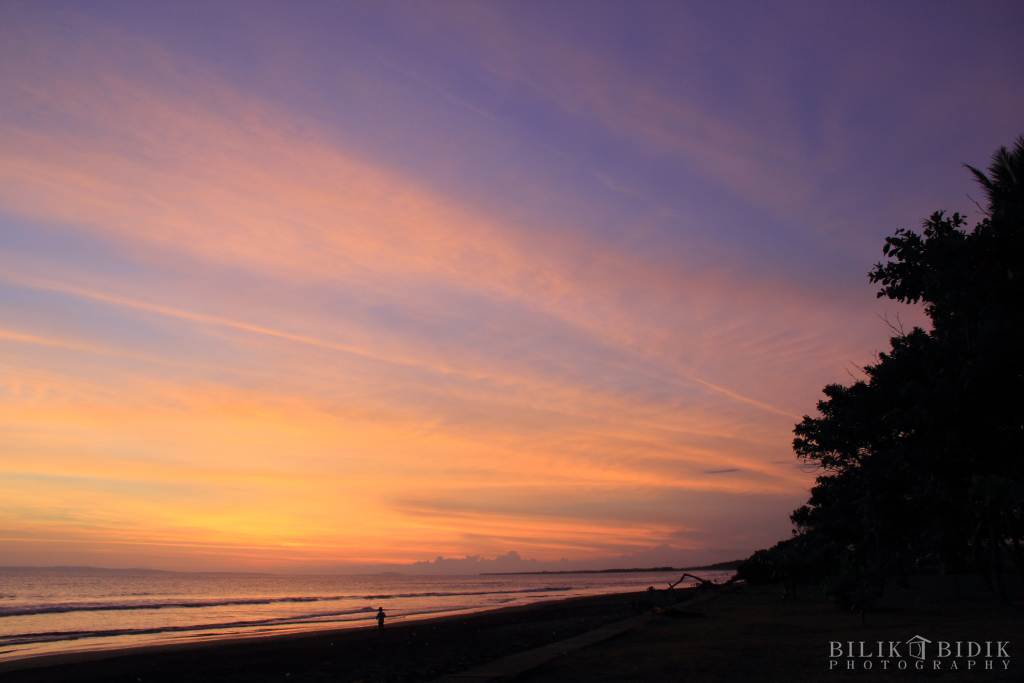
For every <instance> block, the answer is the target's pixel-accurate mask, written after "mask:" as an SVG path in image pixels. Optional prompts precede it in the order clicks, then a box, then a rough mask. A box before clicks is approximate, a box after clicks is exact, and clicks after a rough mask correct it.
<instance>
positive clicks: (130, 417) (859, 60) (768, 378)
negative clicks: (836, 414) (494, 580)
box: [0, 0, 1024, 572]
mask: <svg viewBox="0 0 1024 683" xmlns="http://www.w3.org/2000/svg"><path fill="white" fill-rule="evenodd" d="M1022 25H1024V5H1021V4H1020V3H1016V2H996V1H992V2H981V3H970V4H968V3H962V2H900V3H892V2H845V3H844V2H832V3H815V2H766V3H749V2H736V3H733V2H716V3H705V2H666V3H659V2H639V3H637V2H600V1H587V2H569V1H567V0H563V1H559V0H555V1H553V2H540V1H530V0H527V1H525V2H522V1H520V2H512V1H494V2H452V1H443V0H442V1H439V2H413V1H411V0H410V1H407V2H261V1H258V0H252V1H247V2H216V1H213V2H191V1H189V0H181V1H178V0H176V1H174V2H159V1H154V2H146V3H138V2H107V1H105V0H96V1H93V2H88V3H87V2H57V1H54V2H46V3H42V2H29V1H27V0H0V558H2V559H0V564H4V565H94V566H106V567H150V568H159V569H176V570H200V571H250V570H258V571H280V572H360V571H371V570H377V569H380V568H389V569H394V568H396V567H398V568H403V567H405V568H407V569H408V570H409V571H420V570H422V571H427V570H431V571H438V572H440V571H445V572H448V571H450V572H472V571H478V570H480V569H481V568H484V569H485V570H486V569H493V568H496V567H498V568H506V567H507V568H519V567H524V568H554V567H571V568H583V567H590V568H603V567H609V566H621V565H623V564H626V565H630V566H660V565H667V564H673V565H676V566H685V565H690V566H692V565H696V564H702V563H707V562H716V561H722V560H731V559H736V558H739V557H745V556H747V555H749V554H750V553H751V552H753V551H754V550H756V549H758V548H762V547H767V546H769V545H771V544H773V543H775V542H776V541H778V540H780V539H782V538H785V537H786V536H788V535H789V534H790V523H789V519H788V517H789V514H790V513H791V511H792V510H793V509H795V508H796V507H798V506H799V505H801V504H802V503H803V502H804V501H805V500H806V498H807V495H808V489H809V488H810V487H811V486H812V485H813V482H814V477H815V473H814V472H813V471H807V470H806V468H801V467H800V466H799V463H798V462H797V461H796V459H795V458H794V456H793V453H792V438H793V434H792V430H793V426H794V424H795V423H796V422H799V421H800V419H801V417H802V416H803V415H808V414H814V412H815V406H816V403H817V401H818V400H819V399H820V398H821V397H822V394H821V389H822V387H823V386H825V385H826V384H829V383H835V382H840V383H849V382H852V381H853V380H854V378H857V377H860V376H862V375H860V371H859V368H861V367H863V366H864V365H867V364H869V363H871V362H873V360H874V359H875V358H876V354H877V353H878V352H879V351H884V350H886V349H887V348H888V338H889V337H890V336H891V334H892V329H891V328H890V327H889V326H888V324H887V322H886V319H887V320H888V321H889V323H893V324H896V325H899V324H903V325H906V326H908V327H909V326H912V325H915V324H921V325H924V324H926V319H925V318H924V316H923V314H922V312H921V311H920V310H919V309H918V308H916V307H904V306H901V305H898V304H895V303H893V302H891V301H888V300H885V299H881V300H880V299H876V297H875V293H876V289H877V288H876V287H875V286H873V285H871V283H870V282H869V281H868V278H867V273H868V272H869V271H870V269H871V267H872V265H873V264H874V263H876V262H878V261H879V260H881V259H882V258H883V256H882V253H881V248H882V245H883V243H884V239H885V237H886V236H888V235H891V234H893V233H894V232H895V231H896V230H897V229H900V228H910V229H916V228H918V227H919V226H920V223H921V221H922V220H923V219H924V218H925V217H926V216H927V215H929V214H930V213H931V212H933V211H935V210H938V209H945V210H948V211H950V212H952V211H960V212H961V213H966V214H967V215H968V216H969V217H970V218H971V219H972V220H977V219H978V218H979V211H978V209H977V207H975V205H974V204H973V203H972V198H973V199H977V200H979V201H980V200H981V198H982V195H981V193H980V192H979V191H978V189H977V187H976V186H974V185H973V184H972V182H971V179H970V176H969V174H968V173H967V172H966V170H965V169H964V168H963V166H962V164H963V163H969V164H972V165H974V166H979V167H985V166H987V164H988V160H989V157H990V155H991V154H992V153H993V152H994V151H995V150H996V149H997V148H998V147H999V146H1000V145H1008V144H1010V143H1011V142H1012V140H1013V139H1014V138H1015V137H1016V136H1017V135H1019V134H1020V133H1022V132H1024V117H1022V115H1021V114H1022V112H1024V87H1022V86H1024V43H1022V42H1021V41H1020V39H1019V35H1020V29H1021V27H1022ZM435 558H445V559H444V560H437V559H435ZM414 563H415V564H414Z"/></svg>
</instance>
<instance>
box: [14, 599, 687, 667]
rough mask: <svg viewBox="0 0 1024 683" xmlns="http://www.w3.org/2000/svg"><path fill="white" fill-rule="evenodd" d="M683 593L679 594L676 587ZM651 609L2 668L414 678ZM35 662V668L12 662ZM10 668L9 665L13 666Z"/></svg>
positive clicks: (229, 643) (589, 602)
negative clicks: (27, 666)
mask: <svg viewBox="0 0 1024 683" xmlns="http://www.w3.org/2000/svg"><path fill="white" fill-rule="evenodd" d="M679 593H680V595H682V594H683V592H682V591H680V592H679ZM647 609H648V604H647V596H646V595H645V594H644V593H620V594H614V595H600V596H593V597H584V598H569V599H565V600H551V601H545V602H540V603H534V604H532V605H523V606H518V607H508V608H502V609H497V610H490V611H486V612H477V613H474V614H469V615H462V616H449V617H440V618H436V619H424V620H420V621H409V622H403V623H392V624H388V625H387V627H386V628H385V631H384V634H383V635H381V634H380V633H378V632H377V628H376V625H374V626H373V628H359V629H344V630H334V631H317V632H314V633H307V634H299V635H287V636H270V637H263V638H259V637H254V638H245V639H236V640H224V641H213V642H205V643H202V644H196V645H191V646H190V645H173V646H152V647H148V648H139V649H133V650H122V651H107V652H104V653H103V654H102V657H103V658H102V659H96V658H95V657H96V656H97V654H96V653H83V654H82V655H58V656H51V657H47V658H39V659H36V660H24V661H21V662H17V661H14V662H6V663H3V664H0V676H2V679H3V681H4V683H85V682H87V681H89V682H91V681H105V682H106V681H109V682H111V683H118V682H122V681H123V682H125V683H140V682H145V683H149V682H151V681H152V682H166V683H172V682H177V681H210V682H220V681H225V682H227V681H230V682H239V683H241V682H242V681H245V682H247V683H261V682H263V681H278V682H282V681H284V682H288V683H290V682H292V681H367V682H370V681H372V682H373V683H380V682H384V681H386V682H388V683H418V682H421V681H431V680H434V679H435V678H438V677H440V676H443V675H445V674H452V673H458V672H460V671H464V670H465V669H469V668H471V667H474V666H478V665H480V664H484V663H486V662H489V661H492V660H494V659H497V658H499V657H504V656H507V655H510V654H515V653H517V652H522V651H524V650H529V649H532V648H535V647H540V646H543V645H547V644H549V643H554V642H557V641H559V640H563V639H565V638H570V637H572V636H575V635H578V634H581V633H585V632H587V631H590V630H592V629H596V628H599V627H601V626H604V625H605V624H608V623H611V622H614V621H618V620H620V619H625V618H626V617H631V616H634V615H636V614H639V613H641V612H643V611H646V610H647ZM26 665H31V668H16V667H25V666H26ZM12 669H13V670H12Z"/></svg>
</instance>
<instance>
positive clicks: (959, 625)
mask: <svg viewBox="0 0 1024 683" xmlns="http://www.w3.org/2000/svg"><path fill="white" fill-rule="evenodd" d="M694 594H695V591H694V589H687V590H685V591H681V592H679V594H678V595H677V596H676V597H677V598H678V599H679V600H681V601H683V600H686V599H687V598H689V597H694ZM707 595H708V594H705V595H704V596H701V595H700V594H699V593H698V594H697V595H696V596H695V597H696V598H697V599H694V600H693V601H692V602H690V603H688V604H689V606H691V607H692V608H693V609H694V610H696V611H699V612H700V613H702V614H703V617H702V618H694V617H692V616H691V617H688V618H680V616H679V615H675V616H673V615H672V614H663V615H659V616H652V617H651V618H649V619H644V618H638V617H642V615H649V614H651V609H650V605H651V598H650V596H649V595H648V594H647V593H646V592H641V593H636V592H633V593H620V594H608V595H600V596H592V597H576V598H569V599H559V600H549V601H545V602H538V603H533V604H530V605H522V606H514V607H506V608H501V609H495V610H490V611H485V612H477V613H474V614H469V615H460V616H447V617H439V618H434V619H424V620H421V621H409V622H405V623H402V624H396V625H391V626H387V627H386V629H385V632H384V634H383V635H381V634H379V633H378V632H377V631H376V628H359V629H347V630H335V631H322V632H316V633H311V634H301V635H287V636H272V637H262V638H261V637H254V638H246V639H235V640H228V641H212V642H206V643H203V644H199V645H194V646H188V645H181V644H179V645H170V646H166V645H165V646H155V647H151V648H144V649H142V650H141V651H140V650H133V651H125V650H122V651H112V652H106V653H103V655H104V657H105V658H104V659H96V660H90V661H77V660H76V659H75V658H76V657H95V656H97V655H98V654H99V653H95V652H93V653H86V654H81V655H63V656H62V657H64V658H65V659H63V660H60V659H56V660H28V661H22V662H20V663H19V662H7V663H5V664H0V675H2V677H3V680H4V681H5V683H7V682H10V683H44V682H45V683H86V682H90V681H113V682H115V683H116V682H119V681H124V682H125V683H132V682H134V683H139V682H141V681H146V682H149V681H157V682H171V681H210V682H219V681H225V682H236V681H237V682H241V681H246V682H256V683H261V682H263V681H288V682H289V683H290V682H291V681H345V682H356V681H365V682H367V683H369V682H371V681H372V682H373V683H406V682H408V683H413V682H420V681H437V680H438V679H444V678H445V677H450V676H452V674H465V673H467V672H469V673H472V670H473V669H474V668H475V667H480V666H482V665H484V664H488V663H493V662H494V661H495V660H500V659H501V658H503V657H508V656H510V655H516V654H517V653H528V652H532V651H536V649H537V648H543V647H544V646H546V645H550V644H557V648H556V649H558V650H559V651H558V652H557V653H556V656H555V657H553V658H549V659H548V660H547V661H545V662H543V663H541V664H540V665H539V666H536V667H535V668H531V669H529V670H524V671H522V672H521V673H520V675H518V676H517V677H516V680H520V681H524V682H526V683H558V682H560V681H575V680H580V681H588V682H598V683H601V682H603V683H621V682H637V683H639V682H645V681H680V682H683V681H685V682H686V683H732V682H733V681H759V682H764V683H769V682H775V681H779V682H782V681H785V682H786V683H794V682H797V683H799V682H804V681H806V682H812V681H828V680H839V679H840V678H842V679H843V680H850V681H853V680H856V681H861V680H863V681H890V680H895V681H903V680H923V679H927V680H940V681H941V680H948V681H958V682H959V681H986V682H999V683H1003V682H1008V681H1019V680H1020V678H1021V671H1020V669H1021V664H1022V663H1021V661H1020V660H1019V652H1020V650H1019V648H1020V644H1021V643H1022V642H1024V619H1022V612H1024V610H1022V608H1021V605H1020V604H1019V603H1018V604H1014V605H1009V606H1000V605H998V604H997V603H996V600H995V596H994V595H993V594H992V593H991V592H989V591H986V590H985V589H984V587H983V586H982V585H981V582H980V580H978V578H977V577H972V576H969V575H964V576H960V577H959V578H958V581H957V582H954V580H953V579H952V577H949V576H934V575H920V576H911V577H910V578H909V585H908V586H906V587H903V586H900V585H899V584H898V583H897V582H896V581H895V580H894V581H891V582H890V583H889V585H888V586H887V587H886V590H885V593H884V595H883V597H882V599H881V600H880V602H879V603H878V605H877V606H876V607H875V608H874V609H873V610H872V611H870V612H868V613H866V614H865V615H863V617H862V616H861V615H860V614H859V613H856V612H851V611H848V610H847V611H844V610H840V609H838V608H837V607H836V606H835V605H834V604H833V603H831V602H829V601H828V600H827V599H826V598H825V596H824V594H823V592H822V590H821V588H820V587H819V586H800V587H799V591H798V595H797V598H796V600H795V601H794V600H790V599H787V600H783V599H782V595H783V591H782V588H781V587H780V586H778V585H767V586H748V585H743V586H739V587H736V589H735V590H731V591H730V590H722V591H715V592H714V594H713V595H711V596H710V597H709V598H708V599H700V600H699V601H698V599H699V598H701V597H707ZM658 597H659V600H658V602H659V603H660V604H665V602H666V597H667V596H665V595H664V594H661V595H660V596H658ZM624 620H629V623H632V624H634V625H633V626H632V627H631V628H629V629H628V630H625V631H624V632H622V633H621V634H619V635H616V636H615V637H612V638H608V639H604V640H602V641H601V642H598V643H596V644H592V645H589V646H586V647H580V648H573V647H565V648H564V650H565V651H561V650H562V649H563V644H564V643H565V641H566V639H569V638H573V637H574V636H578V635H580V634H584V633H592V632H593V631H594V630H595V629H599V628H601V627H604V626H606V625H611V624H621V623H622V622H623V621H624ZM915 639H924V640H926V641H927V642H928V644H927V646H926V647H928V648H931V649H928V650H927V652H926V653H924V655H925V656H924V658H923V659H921V660H920V662H921V663H920V664H918V662H919V660H918V659H917V658H916V657H915V655H914V652H913V651H911V650H910V649H909V648H908V645H907V643H908V641H912V640H915ZM879 641H882V642H884V643H885V644H886V647H885V649H884V652H883V654H884V655H885V657H880V656H878V654H877V651H876V650H877V647H878V646H877V643H878V642H879ZM861 642H864V643H865V644H866V648H867V649H866V655H865V654H864V652H862V651H861V650H860V649H859V643H861ZM943 642H946V643H948V644H949V647H950V650H951V651H950V654H949V655H948V656H943V655H942V651H941V649H939V648H940V646H941V644H942V643H943ZM957 642H960V643H961V644H962V645H963V653H962V655H963V656H958V655H957V649H956V648H957V645H956V643H957ZM971 642H975V643H980V644H981V647H982V648H983V649H982V652H981V656H973V657H972V656H968V655H969V648H970V645H969V643H971ZM836 643H840V644H841V650H842V652H841V654H839V655H838V656H835V650H834V648H835V647H837V645H836ZM849 643H853V644H855V645H856V646H857V647H856V648H855V650H854V651H853V653H852V655H853V656H849V655H850V654H851V653H850V652H849V648H848V644H849ZM889 643H893V644H894V647H895V648H896V651H897V655H896V656H891V655H892V652H893V651H892V650H890V649H889V645H888V644H889ZM986 643H991V644H992V645H990V646H989V648H990V650H991V652H990V653H986V652H985V651H984V647H985V644H986ZM1000 644H1002V649H1001V650H1000V649H999V645H1000ZM986 654H988V655H989V656H986ZM1004 655H1005V656H1004ZM851 662H852V664H851ZM901 662H904V663H903V664H901ZM936 662H937V664H936ZM925 664H926V665H927V670H925V669H924V668H923V665H925ZM19 665H20V666H25V665H32V668H22V669H13V668H12V667H14V666H19ZM850 667H853V668H852V669H850ZM901 667H902V668H901ZM986 667H988V668H986ZM447 680H453V679H452V678H448V679H447ZM454 680H465V681H467V683H468V682H469V681H476V680H487V679H483V678H480V679H473V678H461V679H460V678H459V677H455V678H454Z"/></svg>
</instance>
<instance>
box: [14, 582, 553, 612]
mask: <svg viewBox="0 0 1024 683" xmlns="http://www.w3.org/2000/svg"><path fill="white" fill-rule="evenodd" d="M568 590H572V589H571V588H570V587H569V586H541V587H537V588H522V589H516V590H492V591H429V592H421V593H382V594H375V595H327V596H295V597H277V598H221V599H212V600H201V599H200V600H167V601H161V600H134V601H125V602H61V603H47V604H35V605H11V606H9V607H5V606H0V617H21V616H31V615H36V614H61V613H67V612H110V611H126V610H155V609H174V608H178V609H200V608H204V607H227V606H233V605H234V606H237V605H270V604H274V603H301V602H329V601H337V600H398V599H408V598H444V597H464V596H480V595H511V594H521V593H553V592H559V591H568ZM363 609H364V610H365V609H369V608H363ZM357 611H358V610H357Z"/></svg>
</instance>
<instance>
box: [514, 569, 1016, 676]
mask: <svg viewBox="0 0 1024 683" xmlns="http://www.w3.org/2000/svg"><path fill="white" fill-rule="evenodd" d="M1007 580H1008V582H1011V583H1012V584H1013V585H1012V586H1011V588H1012V593H1013V599H1014V600H1018V601H1019V600H1021V598H1022V591H1021V588H1020V584H1019V582H1018V581H1016V579H1015V577H1008V578H1007ZM959 584H960V594H959V595H957V592H956V586H955V584H954V582H953V579H952V577H949V576H927V575H924V576H922V575H918V576H911V577H910V586H909V587H908V588H901V587H900V586H898V585H897V584H896V582H895V581H892V582H890V584H889V586H888V587H887V589H886V592H885V595H884V596H883V598H882V600H881V601H880V602H879V604H878V605H877V607H876V608H875V609H874V610H872V611H870V612H868V613H866V614H865V615H864V619H863V621H862V620H861V616H860V614H859V613H855V612H850V611H843V610H840V609H838V608H837V607H836V606H835V605H834V604H833V603H831V602H829V601H828V600H827V599H826V598H825V596H824V594H823V592H822V590H821V588H820V587H815V586H801V587H800V589H799V590H798V598H799V599H798V600H797V601H796V602H790V601H786V602H783V601H782V600H781V597H782V592H783V591H782V588H781V587H780V586H744V587H742V588H741V589H740V590H738V591H736V592H734V593H722V594H720V595H716V596H715V597H714V598H712V599H710V600H708V601H706V602H702V603H700V604H699V605H698V606H699V608H700V609H701V610H703V611H704V612H705V613H706V615H707V618H705V619H678V618H676V619H673V618H666V617H658V618H656V619H652V620H651V621H648V622H647V623H645V624H643V625H641V626H639V627H637V628H635V629H633V630H631V631H628V632H626V633H624V634H622V635H621V636H619V637H617V638H613V639H611V640H608V641H605V642H603V643H600V644H599V645H597V646H594V647H587V648H583V649H580V650H576V651H574V652H568V653H567V654H566V655H565V656H562V657H558V658H556V659H553V660H551V661H550V662H548V663H546V664H542V665H541V666H539V667H538V668H536V669H533V670H531V671H528V672H526V673H525V674H524V675H522V676H520V677H519V678H517V679H516V680H517V682H519V683H562V682H563V681H585V682H586V683H649V682H657V683H661V682H665V683H672V682H676V681H678V682H679V683H736V682H739V681H742V682H746V683H817V682H819V681H824V682H826V683H828V682H834V683H840V682H845V683H871V682H874V681H897V682H907V683H910V682H913V681H922V682H923V681H936V682H942V681H945V682H948V683H968V682H979V683H1010V682H1011V681H1012V682H1014V683H1020V681H1024V607H1022V605H1024V603H1020V602H1018V604H1016V605H1012V606H1000V605H998V604H997V602H996V599H995V595H994V594H993V593H991V592H987V591H986V590H985V589H984V586H983V585H982V583H981V581H980V580H979V577H977V576H960V577H959ZM916 635H920V636H922V637H925V638H927V639H929V640H931V641H933V643H932V645H931V646H929V647H931V648H932V649H931V650H929V651H928V653H929V654H930V655H934V654H935V648H937V645H936V641H939V640H945V641H948V642H950V643H955V642H956V641H961V642H964V643H966V642H967V641H972V640H973V641H976V642H980V643H984V642H985V641H988V640H991V641H997V640H1001V641H1010V645H1009V647H1008V649H1007V652H1008V654H1009V655H1010V657H1009V668H1008V669H1004V667H1003V663H1002V661H995V662H993V665H994V666H993V669H992V670H985V669H984V666H985V664H984V660H983V658H982V657H976V658H975V661H974V665H973V667H970V668H968V667H969V664H968V662H969V658H968V657H961V658H960V659H959V660H958V663H957V669H956V670H953V669H952V667H951V659H953V658H946V659H944V660H942V661H941V662H940V664H941V666H942V668H941V669H939V670H935V669H934V668H933V663H934V658H933V659H929V661H928V667H927V668H926V670H922V671H918V670H916V668H914V666H913V661H914V660H912V659H910V658H909V656H908V655H909V652H908V651H907V649H906V647H905V646H904V645H901V646H900V649H901V652H902V654H903V656H904V657H906V658H907V659H908V660H909V661H910V662H911V663H910V665H908V668H907V669H906V670H900V669H898V668H897V662H896V660H895V659H893V660H892V661H890V663H889V668H887V669H883V668H882V665H881V663H880V661H873V663H872V668H871V669H865V667H864V660H863V659H860V658H855V660H854V663H855V667H856V668H855V670H853V671H848V670H846V661H847V659H846V658H842V657H841V658H837V660H836V662H837V665H836V667H835V669H832V670H830V661H831V658H830V656H829V655H830V641H839V642H843V643H846V642H848V641H855V642H856V641H862V640H863V641H866V643H867V645H868V651H869V652H870V651H872V648H873V647H877V646H876V643H877V641H879V640H881V641H885V642H888V641H900V642H901V643H905V641H906V640H907V639H909V638H912V637H913V636H916ZM964 647H965V648H966V645H964ZM964 651H966V650H964ZM875 659H877V658H875Z"/></svg>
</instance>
